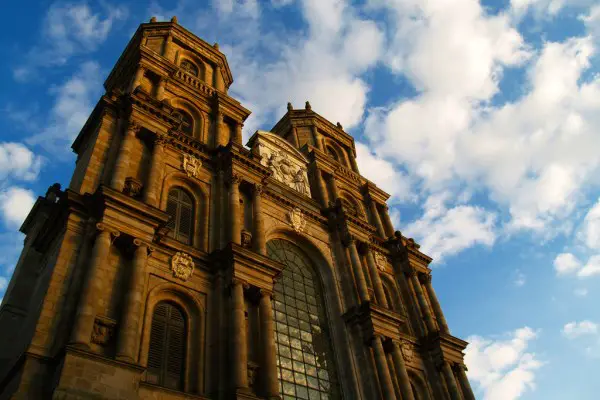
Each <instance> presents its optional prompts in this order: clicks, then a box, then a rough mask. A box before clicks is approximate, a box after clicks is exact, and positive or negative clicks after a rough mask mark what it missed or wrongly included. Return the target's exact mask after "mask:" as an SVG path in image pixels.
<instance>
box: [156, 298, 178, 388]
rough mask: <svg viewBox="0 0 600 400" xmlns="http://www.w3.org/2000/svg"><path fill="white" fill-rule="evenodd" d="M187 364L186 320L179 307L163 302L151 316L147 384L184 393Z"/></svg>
mask: <svg viewBox="0 0 600 400" xmlns="http://www.w3.org/2000/svg"><path fill="white" fill-rule="evenodd" d="M184 361H185V319H184V317H183V313H182V312H181V310H179V308H178V307H176V306H174V305H172V304H170V303H167V302H160V303H158V304H157V306H156V308H155V309H154V314H153V315H152V327H151V332H150V348H149V350H148V370H147V380H148V382H149V383H154V384H157V385H161V386H165V387H168V388H171V389H176V390H181V389H182V387H183V385H182V383H183V373H184Z"/></svg>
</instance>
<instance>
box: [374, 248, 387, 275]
mask: <svg viewBox="0 0 600 400" xmlns="http://www.w3.org/2000/svg"><path fill="white" fill-rule="evenodd" d="M374 253H375V264H376V265H377V268H378V269H379V270H380V271H385V267H386V265H387V257H386V256H384V255H383V254H381V253H380V252H378V251H375V252H374Z"/></svg>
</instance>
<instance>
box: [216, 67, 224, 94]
mask: <svg viewBox="0 0 600 400" xmlns="http://www.w3.org/2000/svg"><path fill="white" fill-rule="evenodd" d="M214 77H215V89H217V90H218V91H219V92H224V91H225V82H224V81H223V74H222V73H221V66H220V65H218V64H217V65H216V66H215V74H214Z"/></svg>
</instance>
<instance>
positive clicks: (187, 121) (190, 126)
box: [173, 110, 194, 136]
mask: <svg viewBox="0 0 600 400" xmlns="http://www.w3.org/2000/svg"><path fill="white" fill-rule="evenodd" d="M173 116H174V117H175V118H176V119H178V120H179V127H178V129H179V130H180V131H181V132H183V133H185V134H186V135H189V136H193V134H194V119H193V118H192V116H191V115H190V114H188V113H187V112H185V111H183V110H176V111H174V112H173Z"/></svg>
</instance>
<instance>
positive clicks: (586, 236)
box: [578, 199, 600, 250]
mask: <svg viewBox="0 0 600 400" xmlns="http://www.w3.org/2000/svg"><path fill="white" fill-rule="evenodd" d="M578 236H579V238H580V239H581V240H583V242H584V243H585V245H586V246H587V247H588V248H590V249H596V250H598V249H600V199H598V201H597V202H596V204H595V205H594V206H593V207H592V208H590V210H589V211H588V212H587V214H586V216H585V218H584V220H583V224H582V226H581V229H580V232H579V235H578Z"/></svg>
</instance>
